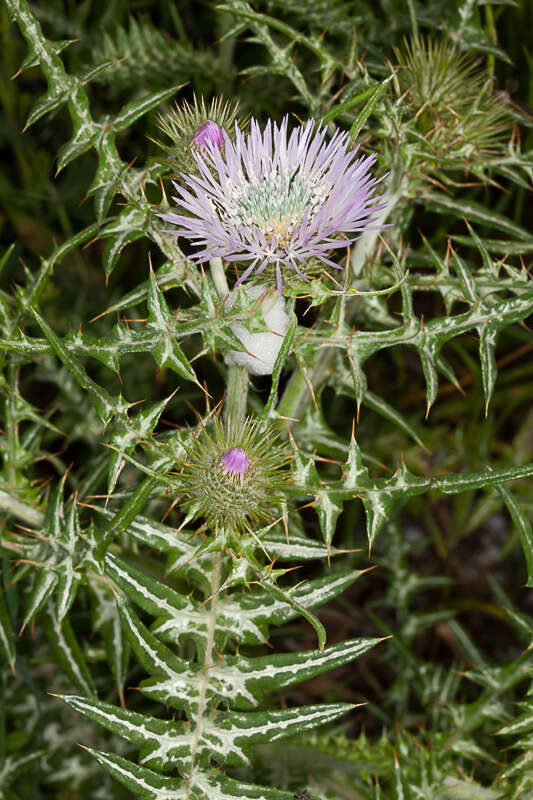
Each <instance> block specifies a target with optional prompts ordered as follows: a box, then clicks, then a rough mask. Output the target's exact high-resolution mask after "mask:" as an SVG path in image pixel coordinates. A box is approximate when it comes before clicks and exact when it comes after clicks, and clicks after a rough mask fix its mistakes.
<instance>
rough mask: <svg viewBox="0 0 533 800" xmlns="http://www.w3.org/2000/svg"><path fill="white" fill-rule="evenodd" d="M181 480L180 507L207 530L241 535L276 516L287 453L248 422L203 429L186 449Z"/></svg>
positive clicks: (261, 428)
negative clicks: (213, 529)
mask: <svg viewBox="0 0 533 800" xmlns="http://www.w3.org/2000/svg"><path fill="white" fill-rule="evenodd" d="M186 451H187V457H186V459H185V461H184V463H183V465H182V467H181V470H180V473H179V477H180V483H181V486H182V489H181V497H182V500H181V505H183V506H185V507H186V508H187V510H188V514H189V516H190V518H194V517H203V518H204V519H205V521H206V523H207V525H208V526H209V527H211V528H215V529H216V528H221V527H230V528H232V529H233V530H235V531H243V530H245V529H246V528H248V527H250V526H251V525H253V524H254V523H256V522H259V521H261V520H268V519H273V518H274V517H275V515H274V513H273V508H275V506H276V505H278V504H279V501H280V499H281V495H280V489H281V487H282V486H283V483H284V481H285V480H286V472H285V470H284V467H285V465H286V463H287V461H288V458H289V453H288V451H287V449H286V448H285V447H283V446H282V445H280V444H279V442H278V441H277V437H276V436H275V435H274V434H272V433H270V432H269V431H268V430H265V429H264V428H263V427H262V426H260V425H259V424H258V423H256V422H253V421H252V420H250V419H248V420H246V422H244V424H241V425H231V424H230V425H229V426H224V425H223V424H222V423H221V422H220V420H219V419H215V420H214V421H213V422H212V423H209V425H208V426H204V425H201V426H200V428H199V429H198V432H196V433H195V434H194V435H193V437H192V439H191V441H190V443H189V444H188V445H187V447H186Z"/></svg>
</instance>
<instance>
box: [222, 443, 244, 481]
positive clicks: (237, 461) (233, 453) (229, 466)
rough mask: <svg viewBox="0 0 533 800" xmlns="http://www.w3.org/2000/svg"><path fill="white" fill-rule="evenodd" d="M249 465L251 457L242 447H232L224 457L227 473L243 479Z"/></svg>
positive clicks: (223, 461) (223, 462)
mask: <svg viewBox="0 0 533 800" xmlns="http://www.w3.org/2000/svg"><path fill="white" fill-rule="evenodd" d="M249 463H250V457H249V456H248V454H247V453H246V450H243V449H242V447H232V448H231V450H228V451H227V452H226V453H224V455H223V456H222V464H223V466H224V469H225V471H226V472H231V473H233V474H234V475H240V476H241V478H243V477H244V475H245V473H246V470H247V469H248V464H249Z"/></svg>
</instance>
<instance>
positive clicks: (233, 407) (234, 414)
mask: <svg viewBox="0 0 533 800" xmlns="http://www.w3.org/2000/svg"><path fill="white" fill-rule="evenodd" d="M248 381H249V376H248V370H247V369H246V367H240V366H238V365H235V366H232V367H228V373H227V388H226V401H225V403H224V422H225V423H226V425H228V424H229V423H230V422H231V424H232V425H240V424H241V423H242V422H244V420H245V419H246V405H247V399H248Z"/></svg>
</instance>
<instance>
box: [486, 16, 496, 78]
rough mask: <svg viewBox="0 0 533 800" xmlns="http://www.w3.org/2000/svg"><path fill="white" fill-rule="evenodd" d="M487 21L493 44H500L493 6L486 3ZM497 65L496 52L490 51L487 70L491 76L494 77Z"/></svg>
mask: <svg viewBox="0 0 533 800" xmlns="http://www.w3.org/2000/svg"><path fill="white" fill-rule="evenodd" d="M485 22H486V26H487V35H488V37H489V39H490V40H491V42H492V44H495V45H496V44H498V34H497V32H496V26H495V24H494V14H493V13H492V6H490V5H486V6H485ZM495 65H496V59H495V57H494V53H489V55H488V56H487V72H488V73H489V75H490V77H491V78H493V77H494V67H495Z"/></svg>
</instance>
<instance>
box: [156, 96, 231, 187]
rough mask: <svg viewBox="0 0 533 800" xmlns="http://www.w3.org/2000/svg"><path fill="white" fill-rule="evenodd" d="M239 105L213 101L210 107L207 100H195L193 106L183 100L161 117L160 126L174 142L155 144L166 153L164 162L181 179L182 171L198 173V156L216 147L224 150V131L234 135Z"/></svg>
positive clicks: (158, 142) (220, 99)
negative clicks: (206, 102)
mask: <svg viewBox="0 0 533 800" xmlns="http://www.w3.org/2000/svg"><path fill="white" fill-rule="evenodd" d="M237 116H238V105H237V104H233V105H232V104H230V103H227V102H226V103H224V102H223V100H222V98H218V99H217V100H213V101H212V102H211V103H210V104H209V106H208V107H207V106H206V104H205V101H204V99H203V98H202V99H201V100H197V98H196V97H195V98H194V99H193V102H192V104H189V103H187V101H186V100H185V101H183V103H182V104H181V105H180V106H178V105H176V106H175V107H174V108H172V109H171V110H170V111H167V112H165V113H164V114H160V115H159V117H158V120H157V122H158V125H159V127H160V129H161V130H162V131H163V133H164V134H165V135H166V136H168V138H169V139H170V140H171V143H170V144H167V143H163V142H160V141H156V144H158V145H159V146H160V147H162V148H163V150H165V151H166V152H167V157H166V158H165V159H162V160H163V163H164V164H166V165H167V166H168V167H169V168H170V169H171V170H172V172H173V176H174V177H175V178H176V179H179V176H180V174H181V173H182V172H186V173H193V174H196V173H197V166H196V160H195V153H196V154H198V153H200V154H202V155H204V154H206V152H207V151H209V150H210V149H213V148H216V149H217V148H223V146H224V132H225V133H226V134H227V135H228V136H229V137H230V138H232V137H234V135H235V131H234V128H235V125H234V123H235V120H236V119H237Z"/></svg>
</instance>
